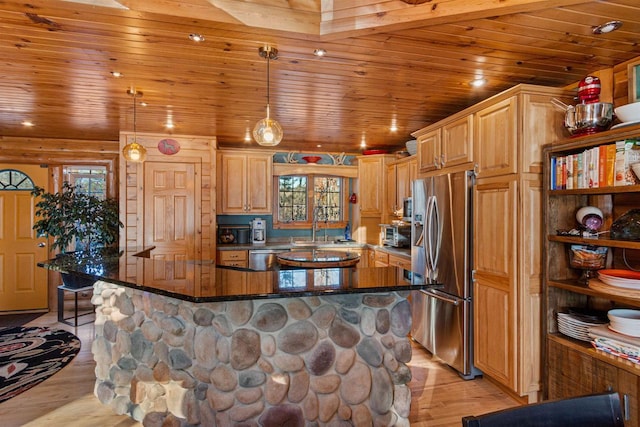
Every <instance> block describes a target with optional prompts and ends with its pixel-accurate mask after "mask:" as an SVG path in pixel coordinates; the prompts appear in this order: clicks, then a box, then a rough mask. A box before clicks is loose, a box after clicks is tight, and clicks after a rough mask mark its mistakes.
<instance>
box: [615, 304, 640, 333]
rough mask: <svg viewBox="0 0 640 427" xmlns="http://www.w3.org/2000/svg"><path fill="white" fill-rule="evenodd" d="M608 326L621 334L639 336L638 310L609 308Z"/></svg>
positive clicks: (639, 321)
mask: <svg viewBox="0 0 640 427" xmlns="http://www.w3.org/2000/svg"><path fill="white" fill-rule="evenodd" d="M607 317H609V321H610V323H609V328H610V329H612V330H614V331H616V332H619V333H621V334H625V335H629V336H632V337H640V310H631V309H625V308H617V309H614V310H609V312H608V313H607Z"/></svg>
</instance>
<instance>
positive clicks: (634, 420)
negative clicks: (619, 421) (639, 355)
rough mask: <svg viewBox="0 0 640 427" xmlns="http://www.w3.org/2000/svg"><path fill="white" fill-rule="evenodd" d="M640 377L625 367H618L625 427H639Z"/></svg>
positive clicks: (619, 389) (619, 390)
mask: <svg viewBox="0 0 640 427" xmlns="http://www.w3.org/2000/svg"><path fill="white" fill-rule="evenodd" d="M639 388H640V377H638V375H636V374H632V373H631V372H627V371H625V370H624V369H618V389H617V390H618V392H619V393H620V403H622V414H623V416H624V425H625V427H638V426H639V425H640V420H639V418H640V408H639V407H638V399H639V398H640V394H639Z"/></svg>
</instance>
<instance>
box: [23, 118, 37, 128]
mask: <svg viewBox="0 0 640 427" xmlns="http://www.w3.org/2000/svg"><path fill="white" fill-rule="evenodd" d="M22 126H24V127H28V128H30V127H33V126H34V124H33V122H32V121H30V120H25V121H23V122H22Z"/></svg>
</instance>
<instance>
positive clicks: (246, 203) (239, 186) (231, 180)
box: [217, 150, 273, 214]
mask: <svg viewBox="0 0 640 427" xmlns="http://www.w3.org/2000/svg"><path fill="white" fill-rule="evenodd" d="M217 157H218V197H217V201H218V203H217V205H218V213H219V214H267V213H271V210H272V208H271V192H272V182H271V181H272V175H273V172H272V170H273V153H264V152H251V151H235V150H234V151H226V150H219V151H218V154H217Z"/></svg>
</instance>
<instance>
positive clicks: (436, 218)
mask: <svg viewBox="0 0 640 427" xmlns="http://www.w3.org/2000/svg"><path fill="white" fill-rule="evenodd" d="M438 212H439V210H438V198H437V197H435V196H434V197H433V203H432V212H431V220H432V221H434V222H435V224H434V225H435V230H436V236H435V242H434V246H435V247H432V248H431V251H432V253H433V260H432V261H433V268H436V266H437V265H438V258H440V245H441V244H442V224H441V223H440V214H439V213H438Z"/></svg>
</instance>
